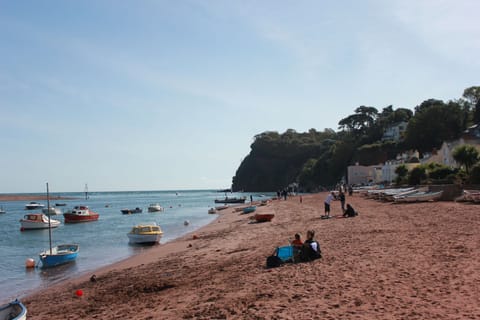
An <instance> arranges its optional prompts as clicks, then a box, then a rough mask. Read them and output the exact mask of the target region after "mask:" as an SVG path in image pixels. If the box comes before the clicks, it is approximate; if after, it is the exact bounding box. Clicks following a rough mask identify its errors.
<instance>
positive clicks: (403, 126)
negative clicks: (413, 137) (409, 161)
mask: <svg viewBox="0 0 480 320" xmlns="http://www.w3.org/2000/svg"><path fill="white" fill-rule="evenodd" d="M407 124H408V122H405V121H402V122H398V123H395V124H393V125H391V126H389V127H387V128H386V129H385V132H384V133H383V136H382V141H399V140H400V139H402V138H403V134H404V133H405V130H407Z"/></svg>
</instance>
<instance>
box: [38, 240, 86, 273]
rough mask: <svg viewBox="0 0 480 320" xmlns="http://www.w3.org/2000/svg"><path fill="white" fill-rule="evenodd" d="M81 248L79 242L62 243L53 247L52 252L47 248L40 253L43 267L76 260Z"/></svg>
mask: <svg viewBox="0 0 480 320" xmlns="http://www.w3.org/2000/svg"><path fill="white" fill-rule="evenodd" d="M79 249H80V247H79V245H78V244H62V245H58V246H56V247H54V248H52V252H51V253H50V250H45V251H44V252H41V253H40V255H39V256H40V261H41V262H42V267H43V268H49V267H54V266H58V265H61V264H65V263H69V262H72V261H75V259H77V255H78V251H79Z"/></svg>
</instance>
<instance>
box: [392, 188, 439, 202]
mask: <svg viewBox="0 0 480 320" xmlns="http://www.w3.org/2000/svg"><path fill="white" fill-rule="evenodd" d="M442 194H443V190H440V191H436V192H432V191H419V192H416V193H412V194H407V195H401V196H394V197H393V198H394V201H395V202H427V201H436V200H439V199H440V198H441V197H442Z"/></svg>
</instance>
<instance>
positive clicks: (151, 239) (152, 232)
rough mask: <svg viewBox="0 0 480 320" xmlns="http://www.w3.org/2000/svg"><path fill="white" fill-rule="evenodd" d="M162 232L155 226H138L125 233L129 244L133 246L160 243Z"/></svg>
mask: <svg viewBox="0 0 480 320" xmlns="http://www.w3.org/2000/svg"><path fill="white" fill-rule="evenodd" d="M162 235H163V232H162V229H161V228H160V226H158V225H157V224H155V223H153V224H139V225H136V226H134V227H133V228H132V230H131V231H130V232H129V233H127V236H128V239H129V240H130V243H134V244H155V243H158V242H160V238H161V237H162Z"/></svg>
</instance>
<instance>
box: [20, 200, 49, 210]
mask: <svg viewBox="0 0 480 320" xmlns="http://www.w3.org/2000/svg"><path fill="white" fill-rule="evenodd" d="M43 207H45V205H44V204H41V203H38V202H35V201H32V202H30V203H27V204H26V205H25V209H27V210H35V209H40V208H43Z"/></svg>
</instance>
